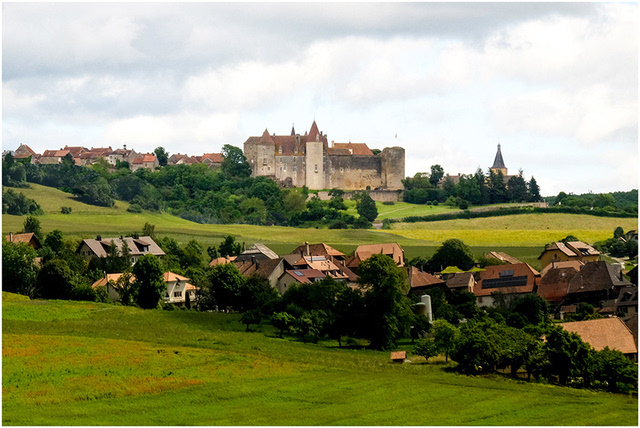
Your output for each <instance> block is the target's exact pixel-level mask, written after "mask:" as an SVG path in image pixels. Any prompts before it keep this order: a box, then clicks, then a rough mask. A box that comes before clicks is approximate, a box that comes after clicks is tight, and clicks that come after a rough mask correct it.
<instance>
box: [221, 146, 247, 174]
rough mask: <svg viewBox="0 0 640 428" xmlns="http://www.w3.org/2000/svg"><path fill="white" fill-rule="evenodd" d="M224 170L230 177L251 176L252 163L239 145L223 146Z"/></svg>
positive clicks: (222, 166) (222, 167)
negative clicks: (250, 163)
mask: <svg viewBox="0 0 640 428" xmlns="http://www.w3.org/2000/svg"><path fill="white" fill-rule="evenodd" d="M222 156H223V157H224V160H223V161H222V165H221V169H222V172H223V173H224V174H225V175H227V176H228V177H237V178H244V177H249V176H251V165H249V162H247V158H246V157H245V156H244V153H242V150H241V149H239V148H238V147H235V146H232V145H229V144H225V145H224V146H223V147H222Z"/></svg>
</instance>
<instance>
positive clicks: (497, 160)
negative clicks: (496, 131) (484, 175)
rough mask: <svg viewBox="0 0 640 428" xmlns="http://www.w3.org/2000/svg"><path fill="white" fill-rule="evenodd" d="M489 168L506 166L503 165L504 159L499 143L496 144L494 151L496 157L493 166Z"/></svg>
mask: <svg viewBox="0 0 640 428" xmlns="http://www.w3.org/2000/svg"><path fill="white" fill-rule="evenodd" d="M491 168H506V166H504V160H502V152H501V151H500V144H498V152H497V153H496V158H495V160H494V161H493V166H492V167H491Z"/></svg>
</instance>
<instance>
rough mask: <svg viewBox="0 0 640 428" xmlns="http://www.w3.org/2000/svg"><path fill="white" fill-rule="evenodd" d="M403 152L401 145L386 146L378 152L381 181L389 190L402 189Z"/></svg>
mask: <svg viewBox="0 0 640 428" xmlns="http://www.w3.org/2000/svg"><path fill="white" fill-rule="evenodd" d="M404 154H405V153H404V149H403V148H402V147H386V148H384V149H383V150H382V153H380V157H381V159H382V162H381V167H382V168H381V174H382V181H383V183H384V186H385V187H386V188H387V189H389V190H401V189H404V185H403V184H402V180H403V179H404V177H405V176H404Z"/></svg>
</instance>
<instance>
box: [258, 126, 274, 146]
mask: <svg viewBox="0 0 640 428" xmlns="http://www.w3.org/2000/svg"><path fill="white" fill-rule="evenodd" d="M258 142H259V143H273V144H275V143H276V142H275V140H274V139H273V137H272V136H271V135H269V131H268V130H267V129H265V130H264V133H263V134H262V137H260V139H259V140H258Z"/></svg>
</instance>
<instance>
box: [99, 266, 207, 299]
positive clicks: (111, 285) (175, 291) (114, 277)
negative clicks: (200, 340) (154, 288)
mask: <svg viewBox="0 0 640 428" xmlns="http://www.w3.org/2000/svg"><path fill="white" fill-rule="evenodd" d="M122 275H123V274H122V273H107V274H105V275H104V276H103V277H102V278H100V279H99V280H97V281H96V282H94V283H93V285H92V287H93V288H94V289H96V288H98V287H105V289H106V291H107V295H108V296H109V300H111V301H113V302H116V301H119V300H120V291H119V290H118V287H117V286H116V283H117V281H118V280H119V279H120V277H121V276H122ZM135 279H136V278H135V276H133V275H129V283H133V282H134V281H135ZM163 280H164V283H165V284H166V286H167V289H166V291H165V293H164V296H163V300H164V302H165V303H172V304H174V305H177V306H184V305H185V303H186V299H187V294H188V295H189V301H190V302H192V303H193V302H195V299H196V291H197V289H198V288H197V287H195V286H194V285H192V284H190V283H189V281H190V280H189V278H186V277H184V276H181V275H178V274H175V273H173V272H165V273H164V276H163Z"/></svg>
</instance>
